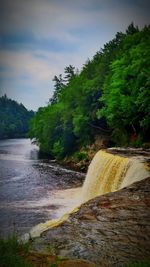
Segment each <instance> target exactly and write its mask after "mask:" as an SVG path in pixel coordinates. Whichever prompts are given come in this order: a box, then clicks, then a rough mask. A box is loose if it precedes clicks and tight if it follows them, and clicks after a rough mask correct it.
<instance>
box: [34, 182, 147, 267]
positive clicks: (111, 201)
mask: <svg viewBox="0 0 150 267" xmlns="http://www.w3.org/2000/svg"><path fill="white" fill-rule="evenodd" d="M36 244H38V246H36ZM39 244H41V245H42V248H43V249H46V246H47V245H48V244H50V245H52V246H53V247H54V249H55V252H56V254H57V255H62V256H66V257H69V258H72V259H85V260H88V261H91V262H93V263H95V264H96V265H97V266H104V267H111V266H117V267H118V266H119V267H121V266H124V264H126V263H128V262H134V261H138V260H139V261H142V260H147V259H150V178H147V179H144V180H142V181H140V182H137V183H134V184H132V185H131V186H129V187H126V188H124V189H121V190H119V191H117V192H114V193H109V194H106V195H103V196H99V197H96V198H95V199H92V200H90V201H88V202H87V203H85V204H83V205H82V206H81V208H80V209H79V211H78V212H76V213H74V214H72V215H71V216H70V217H69V220H68V221H65V222H64V223H63V224H62V225H60V226H58V227H55V228H53V229H50V230H48V231H46V232H44V233H43V234H42V235H41V237H40V238H37V239H35V240H34V242H33V249H34V250H36V249H37V250H38V249H39ZM64 252H65V253H64Z"/></svg>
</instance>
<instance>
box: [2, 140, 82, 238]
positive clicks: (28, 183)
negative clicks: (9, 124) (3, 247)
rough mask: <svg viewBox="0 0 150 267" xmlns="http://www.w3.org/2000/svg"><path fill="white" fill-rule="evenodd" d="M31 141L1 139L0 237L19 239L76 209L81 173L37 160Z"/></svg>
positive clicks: (36, 152) (50, 161)
mask: <svg viewBox="0 0 150 267" xmlns="http://www.w3.org/2000/svg"><path fill="white" fill-rule="evenodd" d="M38 155H39V151H38V147H37V146H36V145H35V144H31V141H30V139H8V140H0V236H2V237H5V236H8V235H9V234H11V233H13V232H14V231H15V232H16V233H17V234H18V236H20V235H22V234H24V233H26V232H28V231H29V230H30V229H31V228H32V227H33V226H35V225H36V224H38V223H41V222H45V221H47V220H50V219H54V218H58V217H59V216H61V215H63V214H64V213H65V212H68V211H70V210H71V208H72V207H74V206H75V201H76V200H77V197H74V196H75V195H76V196H77V194H79V187H80V186H81V184H82V182H83V180H84V174H81V173H79V172H75V171H72V170H68V169H65V168H63V167H61V166H59V165H58V164H57V163H56V162H54V161H52V160H46V159H39V157H38Z"/></svg>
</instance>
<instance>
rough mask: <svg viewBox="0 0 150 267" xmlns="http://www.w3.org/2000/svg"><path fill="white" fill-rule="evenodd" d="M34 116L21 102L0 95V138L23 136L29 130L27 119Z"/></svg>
mask: <svg viewBox="0 0 150 267" xmlns="http://www.w3.org/2000/svg"><path fill="white" fill-rule="evenodd" d="M33 116H34V112H33V111H28V110H27V109H26V108H25V107H24V106H23V104H18V103H17V102H16V101H14V100H11V99H9V98H8V97H7V96H6V95H4V96H2V97H0V139H5V138H18V137H25V136H26V135H27V133H28V131H29V121H30V119H31V118H32V117H33Z"/></svg>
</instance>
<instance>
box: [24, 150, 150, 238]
mask: <svg viewBox="0 0 150 267" xmlns="http://www.w3.org/2000/svg"><path fill="white" fill-rule="evenodd" d="M145 161H146V160H145V159H144V157H142V156H135V157H134V156H132V157H127V156H122V155H116V154H115V155H114V154H112V153H109V152H106V151H104V150H100V151H99V152H97V153H96V155H95V156H94V158H93V160H92V162H91V164H90V166H89V169H88V172H87V175H86V178H85V182H84V184H83V186H82V188H79V189H77V191H76V195H74V198H76V201H75V203H76V206H75V208H74V209H73V208H72V209H73V210H72V211H70V212H68V213H66V214H64V215H63V216H62V217H61V218H58V219H56V220H51V221H47V222H45V223H41V224H38V225H37V226H35V227H33V228H32V229H31V231H30V233H29V234H27V235H26V236H24V237H25V239H28V237H30V236H32V237H36V236H39V235H40V234H41V233H42V232H43V231H45V230H47V229H49V228H52V227H55V226H57V225H59V224H61V223H62V222H64V221H65V220H67V219H68V217H69V215H70V214H72V213H74V212H75V211H77V210H78V207H79V206H80V205H81V204H83V203H85V202H86V201H88V200H90V199H92V198H94V197H96V196H99V195H103V194H106V193H109V192H114V191H116V190H119V189H121V188H123V187H126V186H128V185H130V184H132V183H133V182H136V181H139V180H142V179H144V178H146V177H148V176H149V174H150V171H149V167H148V166H147V165H146V163H145ZM79 195H80V197H79ZM68 202H69V199H68ZM76 207H77V208H76ZM23 239H24V238H23Z"/></svg>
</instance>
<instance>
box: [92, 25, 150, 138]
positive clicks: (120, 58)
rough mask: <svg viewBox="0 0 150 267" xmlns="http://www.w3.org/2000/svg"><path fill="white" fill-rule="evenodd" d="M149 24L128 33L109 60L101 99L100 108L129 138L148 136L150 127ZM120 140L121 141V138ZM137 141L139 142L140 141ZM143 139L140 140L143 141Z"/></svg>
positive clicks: (101, 113)
mask: <svg viewBox="0 0 150 267" xmlns="http://www.w3.org/2000/svg"><path fill="white" fill-rule="evenodd" d="M149 34H150V28H149V27H145V28H144V29H143V30H142V31H141V32H139V31H137V32H135V33H134V34H129V35H127V36H126V38H125V39H124V41H123V45H122V49H121V51H120V52H119V53H118V55H117V57H116V59H115V60H113V61H112V62H111V64H110V71H109V74H108V75H107V76H106V77H105V81H104V84H103V95H102V97H101V99H100V102H102V103H103V104H104V106H103V108H102V109H99V110H98V112H97V115H98V117H99V118H100V117H102V116H104V117H105V118H106V120H107V122H108V124H109V126H110V127H111V128H112V129H113V133H114V136H115V137H116V139H115V142H116V141H117V136H116V134H115V132H117V131H120V136H121V135H122V134H125V135H126V136H127V137H128V139H132V138H131V137H134V138H135V139H136V140H137V139H138V140H139V139H141V140H142V141H144V140H146V138H147V137H148V131H149V130H150V94H149V85H150V79H149V74H150V71H149V65H148V64H149V61H150V35H149ZM119 143H120V142H119ZM128 143H129V140H128ZM137 143H138V142H137ZM140 143H141V142H140Z"/></svg>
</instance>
